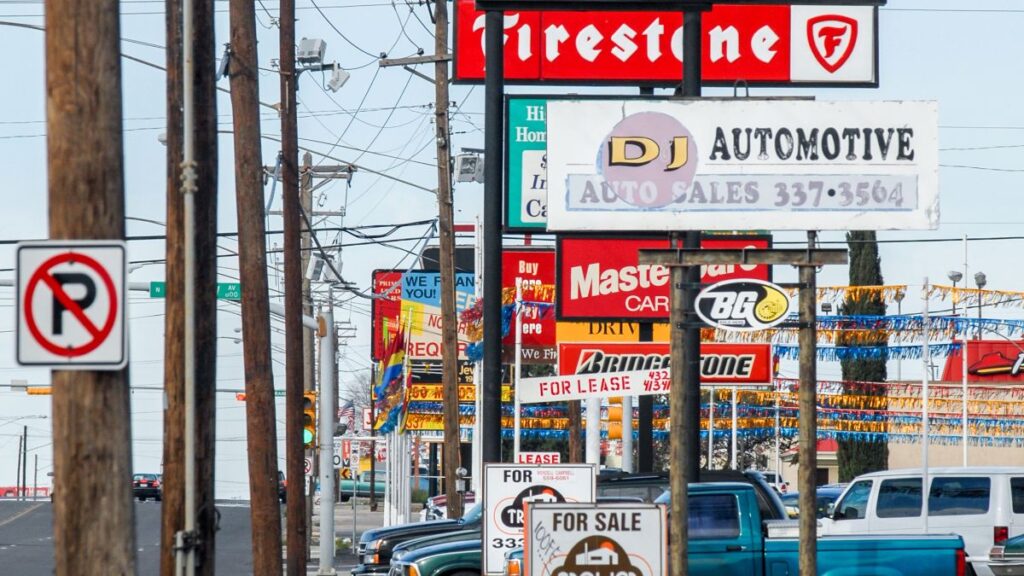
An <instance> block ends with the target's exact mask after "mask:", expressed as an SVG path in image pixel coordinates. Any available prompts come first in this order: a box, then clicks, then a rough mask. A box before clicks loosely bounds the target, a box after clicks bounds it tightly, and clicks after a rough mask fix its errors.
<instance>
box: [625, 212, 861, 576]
mask: <svg viewBox="0 0 1024 576" xmlns="http://www.w3.org/2000/svg"><path fill="white" fill-rule="evenodd" d="M816 239H817V233H816V232H808V233H807V240H808V246H807V248H806V249H805V250H751V251H746V250H641V251H640V263H641V264H657V265H662V266H668V267H670V268H671V269H672V271H673V277H675V276H677V275H678V274H677V273H676V272H675V271H676V270H678V269H681V268H682V267H684V266H701V265H713V264H771V265H789V266H796V267H798V268H799V269H800V337H799V338H800V340H799V342H800V424H799V427H800V440H799V442H800V447H799V459H800V471H799V475H798V478H799V479H798V483H797V490H798V491H799V492H800V507H801V509H803V510H814V509H815V506H816V504H815V502H814V494H815V489H816V487H815V482H814V472H815V469H816V468H817V456H818V450H817V438H816V436H817V420H816V411H815V406H816V404H817V389H816V385H817V362H816V361H817V354H816V352H817V330H816V312H815V311H816V306H815V305H816V303H817V298H816V291H817V287H816V268H817V267H818V266H823V265H828V264H846V263H847V259H848V256H847V252H846V250H819V249H816V248H815V247H814V245H815V241H816ZM681 288H682V287H681V285H680V284H676V283H673V289H672V309H673V310H676V309H677V307H678V306H679V302H680V300H681V292H682V290H681ZM675 317H676V316H674V318H675ZM684 327H685V326H684V325H683V324H682V323H680V324H673V326H672V333H673V338H672V346H673V347H676V346H678V345H679V344H680V342H679V340H680V338H678V336H676V335H677V334H679V333H680V332H681V331H682V329H683V328H684ZM674 353H675V350H673V354H674ZM685 386H687V383H686V382H685V381H684V375H683V371H681V370H680V371H673V372H672V386H671V388H670V392H669V395H670V400H669V401H670V405H671V403H673V402H677V403H681V401H680V397H681V396H682V394H683V390H684V387H685ZM671 417H672V422H673V424H672V426H673V427H674V426H677V422H678V420H677V419H678V418H679V416H677V415H676V412H675V411H673V412H672V416H671ZM698 454H699V450H691V451H684V452H683V453H682V454H681V456H682V458H683V467H684V468H685V467H686V466H687V462H688V461H691V460H693V459H696V458H698ZM673 488H675V486H673ZM682 488H683V490H682V496H681V497H682V498H684V499H685V498H686V486H685V485H684V486H683V487H682ZM672 497H673V512H675V510H674V508H675V506H676V504H675V498H676V494H675V493H673V495H672ZM671 522H672V524H671V527H670V529H669V534H671V535H673V540H675V537H674V535H675V534H679V533H680V532H682V531H683V530H685V526H686V518H685V517H684V516H682V515H679V514H673V515H672V517H671ZM817 530H818V526H817V518H816V517H815V516H814V515H813V514H803V515H801V517H800V573H801V574H815V573H816V566H817V549H816V546H815V542H816V540H817ZM684 533H685V532H684ZM672 544H675V546H673V550H675V549H676V547H677V546H678V547H681V548H683V550H682V552H683V554H681V555H680V556H681V557H685V552H686V550H685V541H684V542H676V541H673V542H672ZM674 557H676V556H674ZM679 564H682V565H684V566H685V563H678V564H674V565H673V574H681V573H685V572H684V571H683V570H682V569H680V567H677V566H678V565H679Z"/></svg>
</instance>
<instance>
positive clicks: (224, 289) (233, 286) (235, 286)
mask: <svg viewBox="0 0 1024 576" xmlns="http://www.w3.org/2000/svg"><path fill="white" fill-rule="evenodd" d="M217 299H218V300H241V299H242V285H241V284H240V283H238V282H218V283H217Z"/></svg>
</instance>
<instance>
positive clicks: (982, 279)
mask: <svg viewBox="0 0 1024 576" xmlns="http://www.w3.org/2000/svg"><path fill="white" fill-rule="evenodd" d="M974 283H975V284H977V285H978V290H984V288H985V286H987V285H988V278H987V277H986V276H985V273H984V272H976V273H975V274H974ZM978 319H979V320H980V319H981V294H978ZM979 330H980V327H979Z"/></svg>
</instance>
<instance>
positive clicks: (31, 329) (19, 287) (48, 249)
mask: <svg viewBox="0 0 1024 576" xmlns="http://www.w3.org/2000/svg"><path fill="white" fill-rule="evenodd" d="M90 249H93V250H96V251H102V252H110V251H113V252H114V253H115V255H114V256H111V255H109V254H108V255H104V256H103V257H102V258H101V257H100V256H99V255H98V254H96V253H95V252H93V253H90ZM33 252H41V253H44V254H45V253H50V255H49V256H45V260H44V261H42V262H41V263H40V264H39V265H38V267H37V268H33V269H29V268H28V265H27V264H23V262H22V259H23V258H25V257H29V256H34V255H32V254H31V253H33ZM76 253H78V254H81V255H82V256H83V259H88V260H89V261H91V262H92V264H90V263H89V262H82V263H83V264H84V265H85V266H87V267H89V268H91V269H92V270H93V271H94V272H95V273H96V274H98V275H99V276H100V279H101V281H102V288H104V289H105V290H106V291H107V292H112V293H110V294H108V295H107V296H108V300H109V304H108V307H109V308H110V310H109V311H108V316H109V318H108V319H107V320H106V321H105V322H104V324H105V326H104V328H101V329H99V334H95V333H94V332H96V331H97V328H96V326H95V325H92V323H91V322H90V326H87V327H85V328H86V330H87V331H88V332H90V333H93V340H92V341H91V342H89V343H88V344H86V345H83V346H80V347H82V348H88V350H85V351H84V352H82V353H81V354H77V355H75V356H78V357H80V358H79V359H76V358H74V357H72V356H71V355H68V356H65V357H64V358H65V359H64V360H62V361H58V357H57V355H56V354H55V353H54V352H52V351H51V349H52V348H53V347H54V346H56V345H55V344H53V343H52V342H49V341H48V340H47V339H46V337H45V335H43V334H42V331H41V330H40V329H39V328H38V327H37V326H35V322H34V321H33V320H32V318H33V317H34V315H35V312H34V311H33V310H32V309H31V304H30V305H29V306H25V303H24V302H23V299H28V297H30V296H31V295H33V294H34V291H35V285H36V284H38V283H40V282H43V283H46V284H49V282H46V281H45V280H43V279H41V277H40V274H43V275H44V276H45V275H46V274H45V273H43V269H44V268H45V269H49V268H51V267H53V266H57V265H59V264H61V263H62V262H56V261H57V260H61V259H64V258H66V257H67V255H69V254H76ZM127 253H128V249H127V244H126V243H125V242H124V241H123V240H56V241H36V242H19V243H18V244H17V246H16V248H15V262H16V263H17V266H16V271H15V306H14V308H15V314H16V316H15V349H16V354H15V356H16V360H17V362H18V364H19V365H21V366H31V367H41V368H43V367H48V368H51V369H54V370H96V371H116V370H121V369H123V368H124V367H125V366H127V365H128V311H127V306H128V294H127V292H128V256H127ZM111 258H113V259H118V260H119V263H118V264H117V265H116V266H105V265H104V263H101V262H100V261H99V260H106V259H111ZM70 262H71V263H74V258H73V257H72V258H70ZM100 288H101V286H94V289H95V290H96V293H97V294H98V293H101V292H102V290H100ZM51 289H52V288H51ZM62 293H63V292H62ZM64 296H65V298H67V295H66V294H64ZM94 298H95V296H94ZM70 302H73V303H75V304H77V301H73V300H71V301H70ZM90 304H91V302H90ZM88 307H89V306H86V308H88ZM75 309H76V310H77V314H75V311H74V310H71V309H68V311H69V312H72V314H74V315H75V316H76V318H77V321H78V322H82V321H83V320H82V319H81V318H87V317H86V316H85V314H84V311H83V310H82V308H81V307H78V306H75ZM79 316H81V318H79ZM25 332H28V333H29V335H30V337H31V338H32V340H34V344H32V345H31V347H29V346H23V343H22V339H23V336H24V333H25ZM41 339H42V340H47V343H43V342H41ZM111 342H114V344H113V345H111ZM103 346H112V350H104V351H103V352H102V353H101V354H97V353H96V349H97V348H100V347H103ZM69 347H70V346H69ZM96 355H100V356H101V359H99V360H97V359H94V356H96ZM26 356H29V357H26ZM36 356H42V358H41V359H36V358H34V357H36ZM47 357H49V358H47ZM107 357H110V358H111V359H110V360H104V359H102V358H107Z"/></svg>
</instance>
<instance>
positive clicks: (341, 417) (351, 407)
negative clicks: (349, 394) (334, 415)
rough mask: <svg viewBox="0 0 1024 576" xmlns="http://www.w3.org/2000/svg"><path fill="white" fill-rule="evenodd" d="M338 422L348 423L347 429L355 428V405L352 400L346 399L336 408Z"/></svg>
mask: <svg viewBox="0 0 1024 576" xmlns="http://www.w3.org/2000/svg"><path fill="white" fill-rule="evenodd" d="M338 422H339V423H340V424H348V429H349V430H355V428H356V406H355V404H353V402H352V400H348V401H346V402H345V403H344V404H342V405H341V407H340V408H338Z"/></svg>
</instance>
